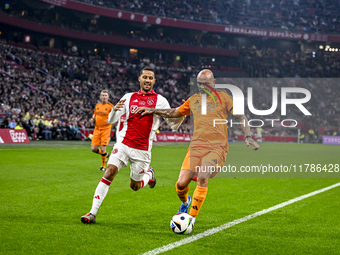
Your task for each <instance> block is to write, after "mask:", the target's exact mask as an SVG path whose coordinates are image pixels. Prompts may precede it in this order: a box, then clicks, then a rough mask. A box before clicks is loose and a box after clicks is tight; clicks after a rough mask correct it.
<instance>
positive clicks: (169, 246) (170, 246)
mask: <svg viewBox="0 0 340 255" xmlns="http://www.w3.org/2000/svg"><path fill="white" fill-rule="evenodd" d="M338 186H340V182H339V183H336V184H334V185H331V186H328V187H326V188H323V189H319V190H316V191H313V192H311V193H308V194H306V195H303V196H300V197H296V198H293V199H291V200H288V201H286V202H283V203H281V204H278V205H275V206H273V207H270V208H268V209H264V210H262V211H259V212H256V213H253V214H250V215H248V216H246V217H243V218H240V219H237V220H234V221H231V222H228V223H226V224H224V225H221V226H219V227H216V228H212V229H208V230H206V231H204V232H203V233H200V234H197V235H193V236H190V237H187V238H184V239H182V240H180V241H177V242H174V243H170V244H167V245H164V246H162V247H159V248H156V249H154V250H151V251H148V252H146V253H143V254H142V255H155V254H159V253H163V252H166V251H169V250H172V249H174V248H176V247H179V246H181V245H184V244H188V243H191V242H194V241H196V240H198V239H201V238H203V237H207V236H210V235H212V234H215V233H217V232H220V231H222V230H224V229H227V228H230V227H232V226H235V225H237V224H239V223H242V222H244V221H247V220H250V219H253V218H256V217H257V216H261V215H263V214H266V213H268V212H271V211H274V210H277V209H279V208H282V207H284V206H286V205H290V204H293V203H295V202H298V201H301V200H303V199H305V198H308V197H311V196H314V195H317V194H319V193H322V192H325V191H327V190H330V189H333V188H336V187H338Z"/></svg>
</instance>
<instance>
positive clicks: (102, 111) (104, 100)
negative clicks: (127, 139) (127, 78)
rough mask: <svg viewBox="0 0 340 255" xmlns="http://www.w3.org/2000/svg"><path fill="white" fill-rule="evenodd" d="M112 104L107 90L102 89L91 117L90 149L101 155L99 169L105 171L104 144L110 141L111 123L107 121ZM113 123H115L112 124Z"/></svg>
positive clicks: (105, 154) (105, 153)
mask: <svg viewBox="0 0 340 255" xmlns="http://www.w3.org/2000/svg"><path fill="white" fill-rule="evenodd" d="M112 108H113V105H112V104H111V103H110V102H109V91H107V90H102V91H101V92H100V103H97V104H96V107H95V109H94V113H93V116H92V119H93V120H94V121H95V128H94V132H93V137H92V142H91V150H92V151H93V152H94V153H97V154H100V155H101V156H102V166H101V167H100V168H99V171H105V170H106V167H105V164H106V161H107V158H108V156H109V154H108V153H107V152H106V146H107V145H108V144H109V142H110V136H111V126H112V125H111V124H108V123H107V120H108V117H109V113H110V112H111V109H112ZM114 125H115V124H114Z"/></svg>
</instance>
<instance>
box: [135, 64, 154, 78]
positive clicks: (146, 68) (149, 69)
mask: <svg viewBox="0 0 340 255" xmlns="http://www.w3.org/2000/svg"><path fill="white" fill-rule="evenodd" d="M144 70H145V71H151V72H153V73H155V70H154V69H153V68H152V67H150V66H146V67H144V68H143V69H142V70H140V72H139V76H141V75H142V73H143V71H144Z"/></svg>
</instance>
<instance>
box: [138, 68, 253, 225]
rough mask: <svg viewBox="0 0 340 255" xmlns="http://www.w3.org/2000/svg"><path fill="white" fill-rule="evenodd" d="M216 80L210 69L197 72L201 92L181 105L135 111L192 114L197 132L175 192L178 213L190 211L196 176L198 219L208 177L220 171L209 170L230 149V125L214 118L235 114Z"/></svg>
mask: <svg viewBox="0 0 340 255" xmlns="http://www.w3.org/2000/svg"><path fill="white" fill-rule="evenodd" d="M215 83H216V80H215V78H214V74H213V73H212V72H211V71H210V70H208V69H204V70H202V71H200V72H199V74H198V75H197V84H198V87H199V89H200V90H201V92H200V93H197V94H194V95H193V96H191V97H190V98H189V99H188V100H187V101H185V103H184V104H183V105H181V106H180V107H178V108H172V109H151V108H145V107H140V108H138V109H137V111H136V112H139V113H141V114H142V115H148V114H157V115H159V116H162V117H165V118H178V117H181V116H183V115H191V114H192V115H193V118H194V133H193V136H192V138H191V142H190V145H189V148H188V151H187V154H186V157H185V159H184V161H183V164H182V167H181V171H180V174H179V177H178V181H177V183H176V192H177V195H178V197H179V199H180V200H181V201H182V204H181V206H180V208H179V211H178V213H181V212H185V213H186V212H188V209H189V206H190V203H191V197H190V196H189V195H188V192H189V183H190V182H191V180H192V178H193V177H194V176H197V186H196V189H195V191H194V194H193V202H192V206H191V210H190V213H189V214H190V215H191V216H193V217H195V218H196V217H197V215H198V213H199V211H200V209H201V207H202V205H203V202H204V200H205V198H206V196H207V192H208V181H209V178H213V177H214V176H215V175H216V174H217V173H218V171H209V169H218V167H217V166H220V167H222V166H223V165H224V163H225V161H226V155H227V152H228V150H229V145H228V130H227V125H214V124H213V123H214V119H224V120H226V119H228V116H229V113H232V114H233V100H232V98H231V96H230V95H229V94H228V93H226V92H225V91H223V90H218V91H216V90H215V89H214V86H215ZM212 91H214V92H217V93H216V95H215V97H214V98H212V97H207V98H206V105H207V114H206V115H202V113H201V108H202V94H203V93H206V94H209V95H212V93H211V92H212ZM208 92H209V93H208ZM215 99H216V100H215ZM235 117H236V118H237V119H238V120H239V121H240V122H242V123H244V125H241V127H242V129H243V132H244V134H245V143H246V145H247V147H248V148H250V145H252V149H253V150H258V149H259V148H260V146H259V145H258V144H257V143H256V142H255V141H254V140H253V139H252V137H251V133H250V127H249V125H248V119H247V117H246V116H245V115H235ZM211 167H212V168H211ZM206 169H208V171H206Z"/></svg>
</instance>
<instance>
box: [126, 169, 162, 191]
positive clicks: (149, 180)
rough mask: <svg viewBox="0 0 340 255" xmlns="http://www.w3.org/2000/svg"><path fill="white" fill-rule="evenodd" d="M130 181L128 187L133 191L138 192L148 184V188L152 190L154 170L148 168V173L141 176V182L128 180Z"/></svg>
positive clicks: (154, 182) (154, 183) (154, 178)
mask: <svg viewBox="0 0 340 255" xmlns="http://www.w3.org/2000/svg"><path fill="white" fill-rule="evenodd" d="M130 180H131V181H130V187H131V189H133V190H134V191H137V190H140V189H141V188H143V187H145V186H146V184H149V186H150V188H153V187H155V185H156V177H155V170H154V169H153V167H149V169H148V171H147V172H146V173H144V175H143V180H141V181H135V180H133V179H132V178H130Z"/></svg>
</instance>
